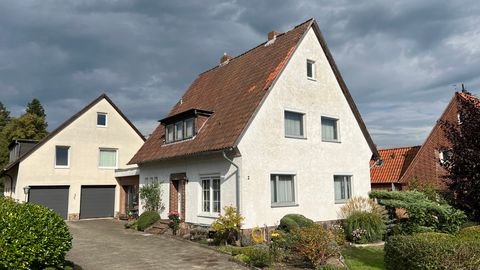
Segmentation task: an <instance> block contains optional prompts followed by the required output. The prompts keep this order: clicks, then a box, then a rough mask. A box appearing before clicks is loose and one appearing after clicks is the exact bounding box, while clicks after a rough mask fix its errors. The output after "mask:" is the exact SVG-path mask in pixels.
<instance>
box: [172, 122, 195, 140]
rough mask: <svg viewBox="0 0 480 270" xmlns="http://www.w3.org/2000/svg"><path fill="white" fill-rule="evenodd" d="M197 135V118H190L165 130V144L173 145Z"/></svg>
mask: <svg viewBox="0 0 480 270" xmlns="http://www.w3.org/2000/svg"><path fill="white" fill-rule="evenodd" d="M194 135H195V118H188V119H185V120H182V121H178V122H175V123H174V124H170V125H167V126H166V128H165V142H166V143H171V142H176V141H181V140H185V139H190V138H193V136H194Z"/></svg>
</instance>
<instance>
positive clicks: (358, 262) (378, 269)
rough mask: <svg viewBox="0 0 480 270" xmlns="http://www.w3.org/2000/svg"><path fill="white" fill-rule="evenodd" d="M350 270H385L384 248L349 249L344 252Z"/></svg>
mask: <svg viewBox="0 0 480 270" xmlns="http://www.w3.org/2000/svg"><path fill="white" fill-rule="evenodd" d="M342 254H343V256H344V258H345V264H346V265H347V266H348V269H358V270H383V269H385V268H384V259H383V257H384V253H383V247H348V248H346V249H345V250H343V252H342Z"/></svg>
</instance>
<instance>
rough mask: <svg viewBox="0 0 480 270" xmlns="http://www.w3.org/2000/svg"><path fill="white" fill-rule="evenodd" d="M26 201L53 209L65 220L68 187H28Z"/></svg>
mask: <svg viewBox="0 0 480 270" xmlns="http://www.w3.org/2000/svg"><path fill="white" fill-rule="evenodd" d="M28 201H29V202H31V203H36V204H40V205H43V206H46V207H48V208H50V209H53V210H54V211H55V212H57V213H58V214H59V215H60V216H61V217H63V218H64V219H67V213H68V186H48V187H47V186H42V187H30V193H29V195H28Z"/></svg>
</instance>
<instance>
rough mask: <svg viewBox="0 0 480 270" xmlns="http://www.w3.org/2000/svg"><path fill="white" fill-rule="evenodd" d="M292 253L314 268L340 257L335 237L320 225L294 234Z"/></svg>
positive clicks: (302, 229)
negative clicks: (332, 258)
mask: <svg viewBox="0 0 480 270" xmlns="http://www.w3.org/2000/svg"><path fill="white" fill-rule="evenodd" d="M292 234H293V235H292V238H293V243H292V251H293V252H294V253H295V254H296V255H299V256H301V257H303V258H305V259H306V260H308V262H310V263H311V264H312V265H313V266H314V267H319V266H320V265H324V264H326V263H327V260H328V258H331V257H337V256H339V255H340V247H339V246H338V245H337V243H336V242H335V235H333V233H332V232H331V231H329V230H327V229H325V228H323V227H322V226H320V225H316V224H315V225H312V226H309V227H304V228H301V229H296V230H294V231H293V232H292Z"/></svg>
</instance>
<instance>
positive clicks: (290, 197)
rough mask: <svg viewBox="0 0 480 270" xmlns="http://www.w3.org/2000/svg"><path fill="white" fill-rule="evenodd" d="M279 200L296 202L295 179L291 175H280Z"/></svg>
mask: <svg viewBox="0 0 480 270" xmlns="http://www.w3.org/2000/svg"><path fill="white" fill-rule="evenodd" d="M277 196H278V202H280V203H282V202H294V201H295V198H294V189H293V179H292V176H291V175H279V176H278V191H277Z"/></svg>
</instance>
